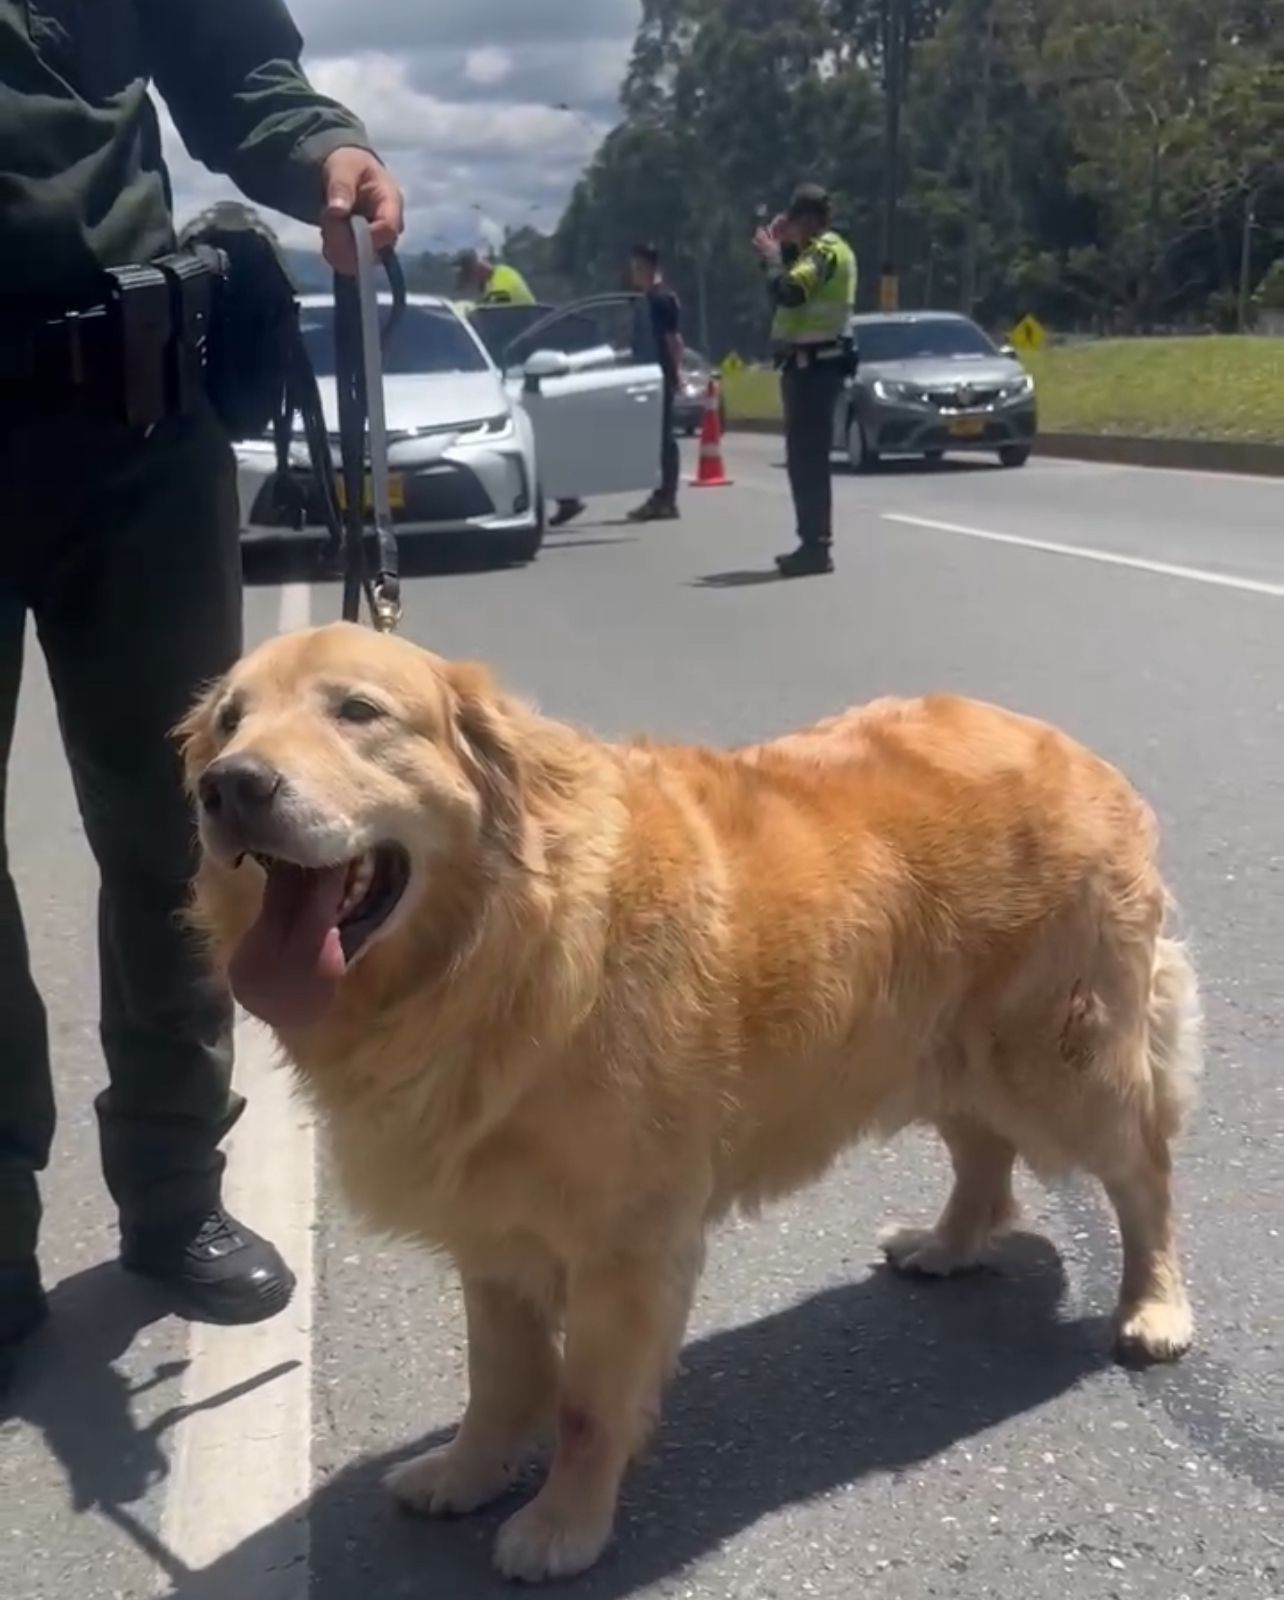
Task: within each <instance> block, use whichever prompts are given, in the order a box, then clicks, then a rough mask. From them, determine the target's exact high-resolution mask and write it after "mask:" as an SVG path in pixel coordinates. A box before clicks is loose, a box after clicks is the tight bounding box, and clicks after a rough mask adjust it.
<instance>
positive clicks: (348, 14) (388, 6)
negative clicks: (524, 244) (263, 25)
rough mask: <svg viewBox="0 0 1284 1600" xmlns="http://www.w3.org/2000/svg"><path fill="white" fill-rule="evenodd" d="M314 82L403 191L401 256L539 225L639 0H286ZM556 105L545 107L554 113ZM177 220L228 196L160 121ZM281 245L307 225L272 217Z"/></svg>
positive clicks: (573, 160) (611, 80) (622, 50)
mask: <svg viewBox="0 0 1284 1600" xmlns="http://www.w3.org/2000/svg"><path fill="white" fill-rule="evenodd" d="M292 9H293V11H294V15H295V18H296V20H297V22H298V24H299V28H300V31H301V32H302V34H303V36H304V39H305V41H306V50H307V53H306V55H305V63H306V65H307V69H308V72H309V75H310V76H311V78H312V80H313V82H314V83H316V85H317V87H318V88H319V89H321V90H322V91H323V92H325V93H326V94H330V95H333V96H334V98H335V99H337V100H340V101H342V102H343V103H344V104H345V105H348V106H349V107H351V109H352V110H353V111H354V112H356V114H357V115H358V116H360V117H361V118H362V120H363V121H364V122H365V124H366V126H367V128H368V129H369V132H370V137H371V141H372V143H373V144H374V145H375V146H376V148H377V149H378V150H379V152H380V154H381V155H382V156H383V157H384V159H385V160H386V161H387V162H388V164H389V166H390V167H391V168H392V169H393V171H394V173H395V174H396V176H397V179H398V181H399V182H400V183H401V185H402V187H403V188H404V189H405V191H406V199H407V238H406V246H405V248H407V249H408V250H414V249H425V248H441V247H442V246H443V245H445V244H451V245H454V244H464V243H477V242H479V239H480V238H481V237H483V236H484V230H479V218H481V217H487V218H490V219H497V220H498V221H499V222H500V223H502V224H505V225H507V226H509V227H519V226H522V225H523V224H526V223H535V224H536V225H538V226H540V227H543V228H549V227H551V226H552V225H553V224H554V223H555V222H556V220H557V217H558V216H559V214H560V212H561V210H562V208H563V206H564V205H565V203H566V200H567V198H568V197H569V194H570V190H571V187H572V185H573V184H574V182H575V179H576V177H577V176H578V175H579V173H580V171H581V170H582V169H583V166H584V163H585V161H586V160H587V159H588V157H589V156H590V155H591V153H592V151H593V149H594V148H595V146H596V144H597V143H598V141H599V140H600V139H601V138H602V137H603V136H604V134H605V133H606V132H607V130H608V128H609V127H610V125H611V123H612V121H613V120H614V118H615V116H616V114H617V113H616V101H617V94H618V89H619V85H620V82H621V80H622V77H623V74H624V70H625V67H626V65H627V62H628V56H629V50H630V47H631V44H632V40H633V34H634V32H635V30H636V27H637V22H638V17H639V13H640V10H641V3H640V0H431V3H424V0H419V3H417V4H411V3H408V0H363V3H362V4H360V5H354V4H353V3H352V0H293V6H292ZM559 106H560V107H563V108H569V109H558V107H559ZM162 128H163V132H164V137H165V149H166V155H167V158H168V160H169V162H170V170H171V173H172V176H173V180H174V190H175V207H176V210H177V212H178V215H179V219H180V221H181V220H182V219H184V218H185V217H187V216H189V215H191V214H192V213H193V212H194V211H196V210H198V209H200V208H201V207H203V206H205V205H208V204H209V203H210V202H211V201H213V200H215V199H219V198H223V197H226V196H227V195H229V194H230V193H231V192H232V190H231V186H230V185H229V184H228V182H227V180H226V179H223V178H219V177H215V176H213V175H212V174H210V173H208V172H206V171H205V169H204V168H203V167H201V166H199V165H198V164H197V163H196V162H193V161H192V160H191V158H190V157H189V156H188V155H187V153H186V151H185V150H184V149H183V147H182V144H181V142H180V141H179V139H178V136H177V135H176V134H175V132H174V130H173V127H172V124H170V122H169V119H168V117H166V116H163V117H162ZM272 221H273V223H274V225H276V226H277V227H278V228H279V231H280V232H281V235H282V237H283V238H285V239H286V240H287V241H288V242H289V243H292V244H304V243H312V242H314V241H315V234H314V232H313V230H311V229H310V228H308V227H306V226H303V225H301V224H299V223H296V222H292V221H290V220H289V219H285V218H278V217H275V216H274V217H273V218H272Z"/></svg>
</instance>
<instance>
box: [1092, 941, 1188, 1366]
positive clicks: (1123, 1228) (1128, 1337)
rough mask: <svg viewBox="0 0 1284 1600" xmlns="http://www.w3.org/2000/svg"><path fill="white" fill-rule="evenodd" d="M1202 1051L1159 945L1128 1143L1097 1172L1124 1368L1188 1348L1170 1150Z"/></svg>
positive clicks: (1183, 969) (1128, 1112)
mask: <svg viewBox="0 0 1284 1600" xmlns="http://www.w3.org/2000/svg"><path fill="white" fill-rule="evenodd" d="M1201 1044H1202V1039H1201V1018H1200V1008H1199V991H1198V985H1197V982H1196V978H1195V971H1194V968H1193V967H1192V966H1191V964H1190V961H1189V960H1188V959H1187V957H1186V954H1185V952H1184V951H1183V949H1182V948H1181V946H1180V945H1179V944H1177V943H1176V942H1175V941H1173V940H1172V939H1167V938H1161V939H1159V940H1158V941H1157V943H1156V946H1155V954H1154V959H1153V962H1152V965H1151V972H1150V992H1149V996H1148V1002H1147V1007H1146V1027H1145V1048H1144V1054H1142V1055H1141V1056H1140V1059H1138V1064H1137V1066H1136V1067H1135V1068H1134V1070H1133V1073H1132V1075H1131V1076H1132V1080H1133V1083H1134V1088H1133V1092H1132V1093H1131V1094H1130V1095H1129V1096H1128V1097H1127V1100H1126V1103H1125V1104H1124V1105H1123V1106H1122V1107H1121V1108H1120V1112H1121V1120H1122V1118H1123V1117H1125V1116H1126V1117H1127V1119H1128V1120H1127V1122H1126V1124H1125V1126H1127V1127H1128V1128H1129V1129H1130V1137H1128V1138H1126V1139H1125V1140H1123V1141H1121V1143H1120V1145H1119V1147H1118V1148H1117V1149H1115V1150H1112V1151H1111V1152H1110V1156H1109V1159H1108V1160H1104V1161H1099V1162H1098V1163H1097V1164H1096V1168H1095V1170H1096V1171H1097V1175H1098V1176H1099V1177H1100V1179H1101V1181H1102V1183H1103V1184H1104V1186H1105V1189H1106V1193H1107V1194H1108V1195H1109V1196H1110V1200H1111V1203H1112V1204H1113V1206H1114V1208H1115V1214H1116V1216H1117V1217H1118V1219H1119V1233H1120V1237H1121V1240H1122V1243H1123V1281H1122V1284H1121V1285H1120V1290H1119V1308H1118V1311H1117V1313H1116V1338H1117V1348H1118V1352H1119V1355H1120V1357H1121V1358H1122V1359H1123V1360H1126V1361H1138V1360H1141V1361H1175V1360H1176V1359H1177V1358H1178V1357H1179V1356H1180V1355H1182V1354H1183V1353H1184V1352H1185V1351H1186V1350H1187V1349H1188V1348H1189V1347H1190V1344H1191V1341H1192V1339H1193V1338H1194V1322H1193V1319H1192V1317H1191V1311H1190V1303H1189V1301H1188V1300H1187V1298H1186V1288H1185V1284H1184V1283H1183V1281H1182V1271H1181V1264H1180V1261H1179V1260H1178V1255H1177V1242H1176V1229H1175V1226H1174V1222H1173V1203H1172V1145H1173V1141H1174V1140H1175V1139H1176V1137H1177V1135H1178V1133H1179V1132H1180V1130H1181V1125H1182V1121H1183V1118H1184V1116H1185V1113H1186V1111H1187V1110H1188V1108H1189V1106H1190V1104H1191V1102H1192V1101H1193V1099H1194V1096H1195V1086H1196V1082H1197V1079H1198V1076H1199V1072H1200V1056H1201ZM1134 1054H1135V1053H1134Z"/></svg>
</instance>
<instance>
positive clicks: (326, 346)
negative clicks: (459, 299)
mask: <svg viewBox="0 0 1284 1600" xmlns="http://www.w3.org/2000/svg"><path fill="white" fill-rule="evenodd" d="M380 311H381V313H382V314H383V315H384V316H385V317H386V316H387V307H384V306H381V307H380ZM299 321H300V325H301V327H302V329H303V342H304V344H305V345H306V346H307V351H308V355H309V356H310V357H311V359H312V369H313V371H314V372H315V373H316V374H317V376H318V377H319V378H332V377H333V376H334V307H333V306H304V307H303V309H302V311H301V313H300V317H299ZM383 370H384V373H385V374H386V375H388V376H392V375H394V374H397V373H401V374H406V373H429V372H484V371H485V370H486V360H485V357H484V356H483V355H482V353H481V351H480V350H479V349H478V348H477V343H476V341H475V340H474V339H473V338H472V337H471V336H470V335H469V333H468V330H467V328H465V327H464V326H463V324H462V323H461V322H460V321H459V318H458V317H457V316H455V314H454V313H453V312H451V311H446V310H442V309H438V308H437V307H433V306H413V305H412V306H407V307H406V309H405V313H404V315H403V316H402V318H401V321H400V322H399V323H398V324H397V326H396V327H395V328H394V329H393V332H392V337H391V338H390V339H389V340H388V343H387V346H386V348H385V349H384V352H383Z"/></svg>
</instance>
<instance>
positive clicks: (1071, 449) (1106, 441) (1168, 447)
mask: <svg viewBox="0 0 1284 1600" xmlns="http://www.w3.org/2000/svg"><path fill="white" fill-rule="evenodd" d="M727 431H728V433H764V434H772V433H776V434H778V433H779V432H780V431H781V425H780V423H779V422H776V421H772V420H770V419H768V418H762V417H752V418H750V417H746V418H744V419H742V420H739V421H737V420H736V418H734V417H731V418H728V420H727ZM1034 453H1035V454H1036V455H1040V456H1052V457H1056V458H1058V459H1060V460H1065V461H1101V462H1106V463H1109V464H1111V465H1113V466H1120V467H1167V468H1169V469H1170V470H1176V471H1179V472H1181V471H1184V472H1229V473H1242V474H1245V475H1247V476H1250V477H1263V478H1284V444H1250V443H1247V442H1243V441H1233V440H1219V439H1146V438H1135V437H1131V436H1128V435H1125V434H1110V433H1041V434H1040V435H1039V436H1038V438H1037V439H1036V440H1035V443H1034Z"/></svg>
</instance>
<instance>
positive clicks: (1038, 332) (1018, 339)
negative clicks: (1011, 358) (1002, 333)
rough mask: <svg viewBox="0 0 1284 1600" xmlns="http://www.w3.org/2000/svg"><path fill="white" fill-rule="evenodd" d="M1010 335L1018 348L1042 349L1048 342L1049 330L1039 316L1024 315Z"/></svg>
mask: <svg viewBox="0 0 1284 1600" xmlns="http://www.w3.org/2000/svg"><path fill="white" fill-rule="evenodd" d="M1009 337H1010V338H1011V340H1012V343H1013V344H1014V345H1015V346H1016V347H1017V349H1018V350H1042V349H1043V347H1044V345H1045V344H1047V342H1048V332H1047V329H1046V328H1045V327H1044V326H1043V324H1042V323H1041V322H1040V321H1039V319H1038V318H1037V317H1031V316H1024V317H1022V318H1021V320H1020V322H1018V323H1017V325H1016V327H1015V328H1013V330H1012V332H1011V334H1010V335H1009Z"/></svg>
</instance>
